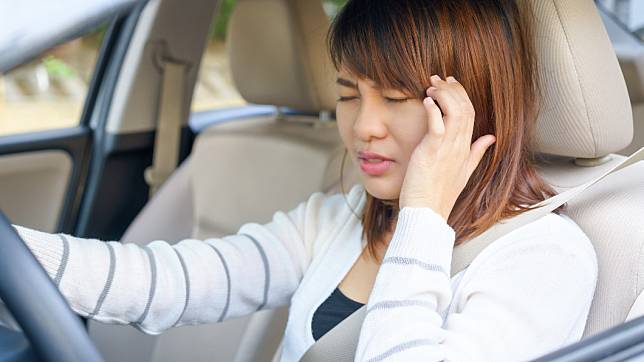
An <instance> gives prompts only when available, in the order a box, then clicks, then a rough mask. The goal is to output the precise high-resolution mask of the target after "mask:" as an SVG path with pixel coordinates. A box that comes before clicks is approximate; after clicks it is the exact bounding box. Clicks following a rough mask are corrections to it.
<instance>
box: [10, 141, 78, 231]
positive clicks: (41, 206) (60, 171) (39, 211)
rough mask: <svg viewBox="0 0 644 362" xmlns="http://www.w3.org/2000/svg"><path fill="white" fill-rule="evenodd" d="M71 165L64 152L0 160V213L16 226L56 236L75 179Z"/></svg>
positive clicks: (27, 153)
mask: <svg viewBox="0 0 644 362" xmlns="http://www.w3.org/2000/svg"><path fill="white" fill-rule="evenodd" d="M72 162H73V161H72V158H71V157H70V155H69V154H68V153H67V152H65V151H61V150H45V151H33V152H22V153H16V154H9V155H5V156H2V157H0V187H1V188H2V192H0V209H2V211H4V212H5V213H6V214H7V217H8V218H9V220H11V221H12V222H13V223H14V224H18V225H25V226H28V227H31V228H34V229H38V230H42V231H47V232H54V231H55V230H56V229H57V228H58V222H59V221H60V220H59V219H60V216H61V214H62V211H63V206H64V201H65V195H66V194H67V192H68V190H67V188H68V187H69V182H70V180H71V177H72V171H73V170H72V167H73V163H72ZM26 196H27V197H26Z"/></svg>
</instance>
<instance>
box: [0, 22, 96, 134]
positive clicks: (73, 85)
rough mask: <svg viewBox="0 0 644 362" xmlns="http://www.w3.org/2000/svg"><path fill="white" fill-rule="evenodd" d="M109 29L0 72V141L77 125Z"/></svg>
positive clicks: (92, 33)
mask: <svg viewBox="0 0 644 362" xmlns="http://www.w3.org/2000/svg"><path fill="white" fill-rule="evenodd" d="M106 27H107V26H106V25H101V26H99V27H97V28H95V29H94V30H92V31H91V32H90V33H88V34H86V35H84V36H82V37H79V38H76V39H73V40H70V41H68V42H66V43H63V44H61V45H58V46H56V47H53V48H50V49H48V50H47V51H45V52H43V53H42V54H40V55H39V56H38V57H36V58H35V59H33V60H31V61H29V62H28V63H25V64H22V65H20V66H18V67H16V68H13V69H12V70H10V71H8V72H6V73H4V74H0V137H2V136H7V135H14V134H19V133H26V132H35V131H43V130H50V129H57V128H67V127H74V126H76V125H78V124H79V122H80V118H81V113H82V110H83V104H84V101H85V96H86V95H87V91H88V87H89V83H90V80H91V77H92V74H93V71H94V68H95V66H96V61H97V58H98V53H99V48H100V45H101V42H102V41H103V37H104V34H105V30H106Z"/></svg>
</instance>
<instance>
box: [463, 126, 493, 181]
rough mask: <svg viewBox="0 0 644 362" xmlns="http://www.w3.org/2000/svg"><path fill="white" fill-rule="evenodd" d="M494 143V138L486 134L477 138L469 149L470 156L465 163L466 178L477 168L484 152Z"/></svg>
mask: <svg viewBox="0 0 644 362" xmlns="http://www.w3.org/2000/svg"><path fill="white" fill-rule="evenodd" d="M495 142H496V137H495V136H494V135H491V134H488V135H485V136H481V137H479V139H477V140H476V142H474V143H472V147H470V156H469V159H468V162H467V177H468V178H469V177H470V175H472V173H473V172H474V170H476V168H477V167H478V165H479V163H480V162H481V159H482V158H483V155H485V151H487V150H488V148H490V147H491V146H492V145H493V144H494V143H495Z"/></svg>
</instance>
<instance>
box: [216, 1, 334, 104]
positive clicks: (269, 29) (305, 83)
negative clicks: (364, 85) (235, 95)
mask: <svg viewBox="0 0 644 362" xmlns="http://www.w3.org/2000/svg"><path fill="white" fill-rule="evenodd" d="M329 24H330V21H329V19H328V18H327V16H326V14H325V13H324V10H323V8H322V1H321V0H298V1H294V0H240V1H238V2H237V5H236V7H235V9H234V11H233V13H232V15H231V18H230V22H229V26H228V33H227V36H228V38H227V40H226V44H227V46H228V57H229V60H230V65H231V71H232V76H233V80H234V82H235V84H236V86H237V89H238V90H239V92H240V94H241V95H242V97H243V98H244V99H245V100H246V101H248V102H251V103H257V104H271V105H276V106H286V107H291V108H294V109H297V110H300V111H311V112H320V111H333V110H335V98H334V93H335V91H334V78H333V77H334V75H335V70H334V69H333V66H332V65H331V63H330V61H329V59H328V56H327V54H326V46H325V37H326V32H327V30H328V28H329Z"/></svg>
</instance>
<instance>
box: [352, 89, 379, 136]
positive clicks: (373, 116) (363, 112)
mask: <svg viewBox="0 0 644 362" xmlns="http://www.w3.org/2000/svg"><path fill="white" fill-rule="evenodd" d="M385 113H386V110H385V109H384V108H383V107H381V106H380V105H379V104H378V103H377V102H374V101H373V100H369V99H368V98H367V97H363V101H362V102H361V105H360V111H359V112H358V116H357V118H356V121H355V123H354V124H353V132H354V134H355V135H356V137H357V138H358V139H360V140H361V141H362V142H365V143H368V142H370V141H371V140H372V139H373V138H376V139H379V138H384V137H386V136H387V125H386V122H385V120H386V119H385V118H386V115H385Z"/></svg>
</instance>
